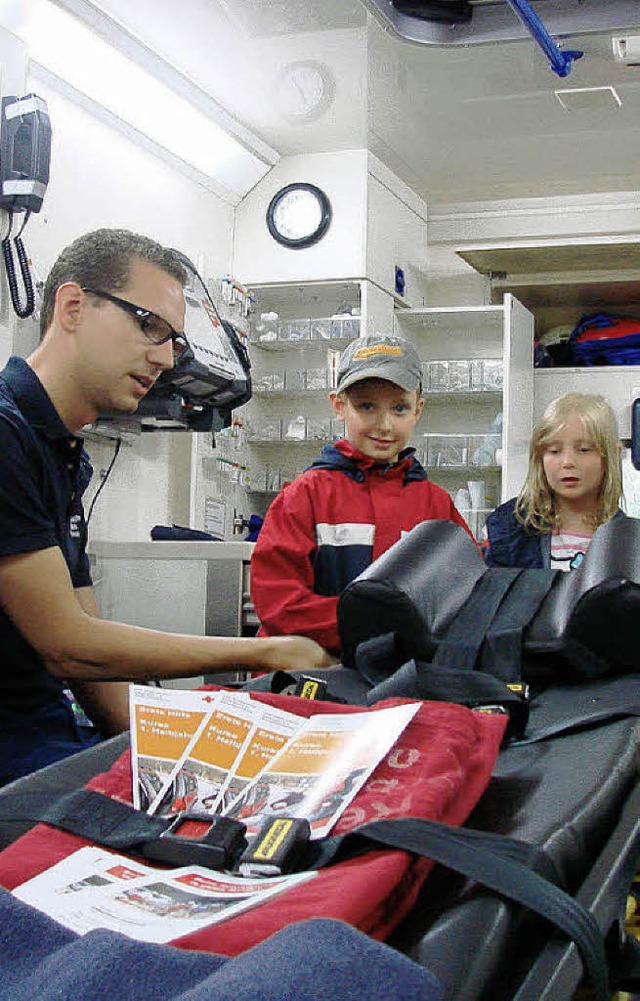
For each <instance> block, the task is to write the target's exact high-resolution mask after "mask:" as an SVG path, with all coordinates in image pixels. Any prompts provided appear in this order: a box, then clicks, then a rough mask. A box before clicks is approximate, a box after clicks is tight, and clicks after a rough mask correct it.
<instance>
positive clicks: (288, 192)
mask: <svg viewBox="0 0 640 1001" xmlns="http://www.w3.org/2000/svg"><path fill="white" fill-rule="evenodd" d="M330 222H331V203H330V201H329V199H328V198H327V196H326V194H325V193H324V191H322V190H321V189H320V188H318V187H316V185H315V184H306V183H304V182H302V181H300V182H297V183H295V184H287V186H286V187H284V188H280V191H277V192H276V193H275V195H274V196H273V198H272V199H271V201H270V202H269V208H268V209H267V226H268V227H269V232H270V233H271V236H272V237H273V239H274V240H277V241H278V243H281V244H282V245H283V246H284V247H290V248H291V249H293V250H302V249H303V248H304V247H310V246H311V245H312V244H314V243H317V242H318V240H321V239H322V237H323V236H324V234H325V233H326V232H327V230H328V228H329V224H330Z"/></svg>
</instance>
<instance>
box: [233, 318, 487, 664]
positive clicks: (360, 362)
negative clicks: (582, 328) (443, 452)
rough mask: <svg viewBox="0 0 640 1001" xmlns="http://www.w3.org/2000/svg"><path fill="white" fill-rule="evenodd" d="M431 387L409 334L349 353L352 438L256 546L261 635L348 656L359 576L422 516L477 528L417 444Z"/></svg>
mask: <svg viewBox="0 0 640 1001" xmlns="http://www.w3.org/2000/svg"><path fill="white" fill-rule="evenodd" d="M421 393H422V366H421V364H420V359H419V357H418V354H417V352H416V350H415V348H414V347H413V346H412V345H411V344H410V343H409V342H408V341H406V340H405V339H404V338H402V337H394V336H391V335H387V334H374V335H369V336H366V337H360V338H358V339H357V340H354V341H352V342H351V344H349V346H348V347H347V348H346V350H345V351H344V352H343V354H342V357H341V359H340V365H339V368H338V378H337V387H336V390H335V392H333V393H331V394H330V395H329V400H330V402H331V406H332V409H333V411H334V413H335V414H336V416H337V417H339V418H341V419H342V420H344V422H345V432H346V433H345V437H344V438H342V439H340V441H337V442H336V443H335V444H333V445H327V446H326V447H325V448H324V449H323V450H322V454H321V455H320V456H319V457H318V458H317V459H316V460H315V461H314V462H313V463H312V464H311V466H310V467H309V468H308V469H307V470H305V472H304V473H303V474H302V476H300V477H298V478H297V479H296V480H294V481H293V482H292V483H290V484H288V485H287V486H285V487H284V488H283V490H282V491H281V493H280V494H279V495H278V496H277V497H276V499H275V500H274V501H273V503H272V505H271V507H270V508H269V511H268V512H267V516H266V518H265V521H264V524H263V526H262V528H261V529H260V534H259V536H258V541H257V543H256V547H255V549H254V552H253V556H252V560H251V597H252V600H253V604H254V607H255V610H256V613H257V615H258V617H259V619H260V622H261V630H260V635H267V636H279V635H287V634H289V633H299V634H301V635H304V636H309V637H311V638H313V639H314V640H316V642H318V643H320V645H321V646H323V647H325V648H326V649H327V650H330V651H331V652H332V653H334V654H339V652H340V638H339V635H338V626H337V604H338V596H339V595H340V593H341V591H343V590H344V588H345V587H346V586H347V584H349V583H350V581H352V580H353V579H354V578H355V577H357V576H358V575H359V574H360V573H362V571H363V570H365V569H366V568H367V567H368V566H369V565H370V564H371V563H372V562H373V561H374V560H376V559H377V558H378V557H379V556H380V555H381V554H382V553H384V552H385V551H386V550H387V549H389V548H390V546H392V545H393V544H394V543H395V542H397V541H398V539H400V538H401V536H402V535H403V534H404V533H406V532H409V531H410V530H411V529H412V528H415V526H416V525H418V524H420V522H422V521H429V520H431V519H440V520H446V521H453V522H455V523H456V524H458V525H461V526H462V527H463V528H465V529H466V530H467V531H469V529H468V527H467V525H466V523H465V522H464V519H463V518H462V517H461V516H460V515H459V514H458V512H457V510H456V508H455V507H454V504H453V501H452V500H451V498H450V497H449V494H448V493H447V492H446V491H445V490H443V489H442V488H441V487H438V486H436V485H435V484H433V483H431V482H430V481H429V480H428V479H427V474H426V473H425V471H424V469H423V468H422V466H421V465H420V463H419V462H418V461H417V459H416V458H415V457H414V455H413V452H414V449H412V448H407V444H408V441H409V438H410V437H411V433H412V431H413V429H414V427H415V426H416V423H417V421H418V418H419V417H420V413H421V411H422V408H423V406H424V399H423V398H422V396H421ZM470 534H471V533H470Z"/></svg>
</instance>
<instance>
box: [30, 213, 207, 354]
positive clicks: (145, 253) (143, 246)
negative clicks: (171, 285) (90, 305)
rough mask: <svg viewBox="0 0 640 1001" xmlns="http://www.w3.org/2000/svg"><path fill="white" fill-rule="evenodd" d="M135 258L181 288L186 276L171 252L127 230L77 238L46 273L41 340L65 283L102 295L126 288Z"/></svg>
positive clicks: (41, 316)
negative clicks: (94, 290) (89, 289)
mask: <svg viewBox="0 0 640 1001" xmlns="http://www.w3.org/2000/svg"><path fill="white" fill-rule="evenodd" d="M136 258H139V259H140V260H143V261H147V262H148V263H149V264H155V265H156V267H158V268H161V269H162V270H163V271H166V272H167V274H169V275H171V276H172V277H173V278H175V279H176V280H177V281H179V282H180V284H181V285H184V284H185V283H186V281H187V273H186V271H185V269H184V267H183V265H182V264H181V263H180V261H179V260H178V258H177V257H176V255H175V254H174V253H173V251H171V250H169V249H168V248H167V247H163V246H162V245H161V244H159V243H156V242H155V240H150V239H149V238H148V237H146V236H141V235H140V234H139V233H131V232H130V231H129V230H128V229H96V230H94V231H93V232H92V233H86V234H85V235H84V236H80V237H78V239H77V240H74V242H73V243H71V244H69V246H68V247H66V248H65V249H64V250H63V251H62V253H61V254H60V256H59V257H58V259H57V261H56V262H55V264H54V265H53V267H52V268H51V271H50V272H49V277H48V278H47V280H46V282H45V286H44V291H43V293H42V310H41V314H40V336H41V337H44V335H45V334H46V332H47V330H48V329H49V326H50V325H51V320H52V319H53V309H54V303H55V298H56V292H57V291H58V289H59V288H60V286H61V285H64V284H65V283H66V282H77V283H78V285H80V286H82V287H85V286H86V287H87V288H95V289H99V290H100V291H102V292H115V291H117V290H118V289H122V288H124V287H125V285H126V284H127V282H128V281H129V275H130V273H131V263H132V261H133V260H135V259H136Z"/></svg>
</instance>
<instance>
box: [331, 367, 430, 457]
mask: <svg viewBox="0 0 640 1001" xmlns="http://www.w3.org/2000/svg"><path fill="white" fill-rule="evenodd" d="M329 399H330V400H331V406H332V407H333V410H334V413H335V414H336V416H337V417H339V418H340V419H341V420H343V421H344V422H345V437H346V438H347V440H348V441H349V442H351V444H352V445H353V447H354V448H357V449H358V450H359V451H360V452H362V453H363V454H364V455H367V456H369V457H370V458H371V459H375V460H376V462H383V463H393V462H395V461H396V460H397V458H398V455H399V454H400V452H401V451H402V450H403V448H406V447H407V444H408V441H409V438H410V437H411V432H412V431H413V429H414V427H415V426H416V423H417V421H418V418H419V416H420V413H421V411H422V408H423V406H424V400H421V399H420V398H419V396H418V390H414V391H413V392H411V393H409V392H407V391H406V390H405V389H401V388H400V386H396V385H395V384H394V383H393V382H387V381H386V380H385V379H363V380H362V382H356V383H354V385H353V386H350V387H349V389H346V390H345V391H344V392H343V393H340V395H337V394H336V393H331V395H330V397H329Z"/></svg>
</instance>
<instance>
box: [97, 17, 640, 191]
mask: <svg viewBox="0 0 640 1001" xmlns="http://www.w3.org/2000/svg"><path fill="white" fill-rule="evenodd" d="M606 2H607V0H603V3H605V4H606ZM101 6H102V7H103V9H105V10H106V11H108V12H109V13H110V14H112V15H113V16H114V17H115V18H117V19H118V20H119V21H121V22H122V23H123V24H124V25H125V26H127V27H128V28H129V29H130V30H131V31H132V32H133V33H134V34H135V35H137V36H138V37H139V38H141V39H143V40H144V41H145V42H147V44H148V45H150V46H151V47H152V48H153V49H155V50H156V51H157V52H159V53H160V54H162V55H163V56H164V57H165V58H166V59H167V60H169V61H171V62H172V63H174V64H175V65H176V66H177V67H178V68H180V69H181V70H182V71H183V72H184V73H186V74H187V75H188V76H190V77H191V78H192V79H193V80H194V81H195V82H197V83H198V84H199V85H200V87H202V88H203V89H204V90H206V91H207V92H209V93H210V94H211V95H212V96H213V97H215V98H216V99H217V100H218V102H219V103H221V104H222V105H223V106H224V107H225V108H226V109H227V110H228V111H230V112H231V113H232V114H233V115H234V116H235V117H236V118H238V119H239V120H240V121H241V122H242V123H243V124H244V125H246V126H247V127H248V128H250V129H251V130H252V131H253V132H255V133H256V134H257V135H258V136H260V137H261V138H262V140H264V141H265V142H266V143H268V145H269V146H271V147H273V148H274V149H275V150H276V151H277V152H278V153H279V154H280V155H287V154H292V153H300V152H316V151H332V150H341V149H350V148H356V147H362V146H364V145H368V146H369V148H370V149H371V150H372V151H373V152H374V153H375V154H376V155H377V156H379V157H380V158H381V159H382V160H383V161H384V162H385V163H386V164H387V165H388V166H389V167H390V168H391V169H393V170H394V171H395V172H396V173H397V174H398V175H399V176H400V177H401V178H402V179H403V180H405V181H406V182H407V183H408V184H410V185H411V187H413V188H414V189H415V190H416V191H417V192H418V193H419V194H420V195H421V196H422V197H423V198H424V199H425V200H426V201H427V202H428V203H430V204H433V203H442V202H458V201H467V200H489V199H494V198H514V197H526V196H535V195H553V194H580V193H583V192H602V191H621V190H636V189H638V190H640V67H628V66H625V65H623V64H621V63H616V62H615V61H614V58H613V52H612V44H611V38H612V34H620V33H621V32H607V33H600V34H587V35H584V36H580V37H573V38H571V39H563V40H562V42H561V45H562V47H563V48H571V49H576V48H577V49H582V50H583V51H584V57H583V58H582V59H581V60H579V61H576V62H574V63H573V68H572V71H571V73H570V74H569V75H568V76H567V77H566V78H564V79H561V78H559V77H558V76H557V75H556V74H555V73H553V72H552V71H551V69H550V68H549V66H548V62H547V59H546V58H545V56H544V54H543V53H542V52H541V50H540V49H539V48H538V47H537V46H536V45H535V44H534V42H533V41H532V40H530V39H525V40H522V41H512V42H501V43H499V44H487V45H471V46H466V47H455V48H451V47H434V46H425V45H419V44H412V43H409V42H405V41H402V40H401V39H399V38H398V37H397V36H396V35H394V34H393V33H391V32H385V30H384V29H383V27H382V26H381V25H380V24H379V23H378V21H377V20H374V19H373V18H372V17H371V15H370V14H369V13H368V11H367V9H366V7H365V5H364V4H363V3H361V2H360V0H181V2H180V3H179V4H177V3H175V0H137V2H136V3H131V0H102V2H101ZM538 8H539V10H540V16H541V17H543V16H544V5H543V4H538ZM514 17H515V15H514ZM623 33H624V34H627V35H628V34H629V33H630V32H629V31H626V32H623ZM631 33H633V32H631ZM637 34H638V36H640V2H639V3H638V22H637ZM300 61H304V62H312V63H313V64H314V66H315V69H317V70H319V71H320V72H321V74H322V76H323V79H324V95H323V98H322V100H321V101H320V103H319V105H318V107H317V108H316V110H315V112H312V113H310V115H309V117H308V118H305V117H303V116H301V115H299V114H296V110H297V109H296V101H297V100H298V98H299V97H300V89H301V88H302V90H304V88H305V86H307V84H305V82H304V81H301V80H299V79H298V80H296V79H294V80H292V79H291V76H290V73H289V71H288V67H289V68H290V64H292V63H297V62H300ZM308 86H310V88H311V90H313V83H311V84H309V85H308ZM594 87H595V88H609V87H614V88H615V90H616V92H617V94H618V96H619V98H620V100H621V102H622V103H621V106H620V107H619V106H618V105H617V103H616V102H615V100H614V99H613V97H612V95H611V92H610V91H608V90H598V91H596V92H595V93H590V94H587V95H586V97H585V96H584V95H573V96H574V98H575V99H574V101H571V97H572V95H569V98H568V99H567V100H566V101H565V103H566V104H567V105H572V104H575V106H576V108H575V110H566V108H564V107H563V106H562V105H561V103H560V102H559V101H558V99H557V98H556V96H555V94H554V91H555V90H557V89H560V88H562V89H567V88H568V89H572V90H573V89H574V88H594ZM307 96H309V95H307Z"/></svg>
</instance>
